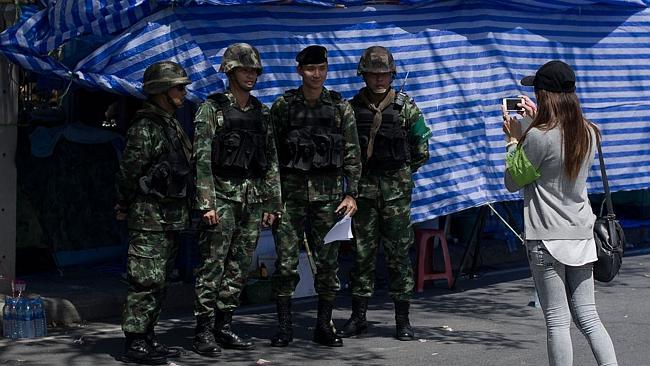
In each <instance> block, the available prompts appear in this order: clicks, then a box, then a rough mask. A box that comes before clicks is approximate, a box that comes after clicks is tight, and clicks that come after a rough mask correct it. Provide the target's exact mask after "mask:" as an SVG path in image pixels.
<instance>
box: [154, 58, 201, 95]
mask: <svg viewBox="0 0 650 366" xmlns="http://www.w3.org/2000/svg"><path fill="white" fill-rule="evenodd" d="M191 83H192V80H190V78H188V77H187V73H186V72H185V70H184V69H183V67H182V66H181V65H179V64H177V63H176V62H173V61H162V62H156V63H154V64H151V65H149V67H147V69H146V70H144V77H143V78H142V90H144V92H145V93H147V94H148V95H154V94H161V93H164V92H166V91H167V90H169V89H171V88H173V87H175V86H177V85H187V84H191Z"/></svg>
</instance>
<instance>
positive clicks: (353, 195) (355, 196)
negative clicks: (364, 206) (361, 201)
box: [344, 191, 359, 200]
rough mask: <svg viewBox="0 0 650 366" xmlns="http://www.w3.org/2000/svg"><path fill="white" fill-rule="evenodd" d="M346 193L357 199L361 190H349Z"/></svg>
mask: <svg viewBox="0 0 650 366" xmlns="http://www.w3.org/2000/svg"><path fill="white" fill-rule="evenodd" d="M344 195H345V196H350V197H352V198H354V199H355V200H356V199H357V197H359V192H357V191H348V192H345V193H344Z"/></svg>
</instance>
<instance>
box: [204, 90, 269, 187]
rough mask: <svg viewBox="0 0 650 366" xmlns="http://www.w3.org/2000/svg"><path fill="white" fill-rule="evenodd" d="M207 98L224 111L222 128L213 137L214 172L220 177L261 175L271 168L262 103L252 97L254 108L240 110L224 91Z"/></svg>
mask: <svg viewBox="0 0 650 366" xmlns="http://www.w3.org/2000/svg"><path fill="white" fill-rule="evenodd" d="M208 98H210V99H212V100H214V101H215V102H217V104H218V105H219V107H220V109H221V113H223V121H224V122H223V127H222V128H221V130H219V132H218V133H217V134H215V136H214V138H213V139H212V155H211V157H212V171H213V173H214V174H215V175H216V176H220V177H242V178H245V177H262V176H264V174H265V173H266V170H267V169H268V165H269V164H268V161H267V159H266V126H265V124H264V114H263V113H262V104H261V103H260V102H259V100H257V98H255V97H253V96H251V103H252V105H253V107H252V108H250V109H248V110H247V111H245V112H244V111H241V110H239V109H238V108H235V106H234V105H233V104H232V103H231V102H230V99H228V97H227V96H226V95H224V94H221V93H218V94H213V95H211V96H209V97H208Z"/></svg>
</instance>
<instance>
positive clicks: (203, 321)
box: [192, 317, 221, 357]
mask: <svg viewBox="0 0 650 366" xmlns="http://www.w3.org/2000/svg"><path fill="white" fill-rule="evenodd" d="M213 324H214V318H211V317H197V318H196V329H195V330H194V340H193V341H192V349H193V350H194V352H196V353H198V354H200V355H201V356H206V357H219V356H221V348H220V347H219V344H218V343H217V341H216V340H215V339H214V333H212V325H213Z"/></svg>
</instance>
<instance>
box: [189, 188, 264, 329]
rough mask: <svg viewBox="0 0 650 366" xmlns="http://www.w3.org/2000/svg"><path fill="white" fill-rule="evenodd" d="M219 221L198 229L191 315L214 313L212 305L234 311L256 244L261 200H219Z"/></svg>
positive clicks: (261, 212) (223, 309)
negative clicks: (196, 266)
mask: <svg viewBox="0 0 650 366" xmlns="http://www.w3.org/2000/svg"><path fill="white" fill-rule="evenodd" d="M216 211H217V214H218V215H219V217H220V220H219V223H218V224H217V225H216V226H215V227H214V229H211V230H202V231H201V232H200V233H199V251H200V257H201V263H200V265H199V267H198V271H197V273H196V285H195V293H196V297H195V302H194V315H196V316H197V317H213V316H214V315H215V309H219V310H221V311H234V310H235V309H236V308H237V307H239V303H240V301H239V296H240V294H241V291H242V289H243V288H244V286H245V285H246V279H247V277H248V269H249V267H250V265H251V260H252V257H253V252H254V251H255V247H256V246H257V239H258V237H259V230H260V222H261V219H262V215H263V209H262V204H260V203H252V204H244V203H242V202H234V201H226V200H218V201H217V209H216Z"/></svg>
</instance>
